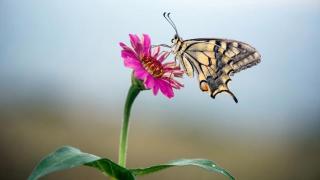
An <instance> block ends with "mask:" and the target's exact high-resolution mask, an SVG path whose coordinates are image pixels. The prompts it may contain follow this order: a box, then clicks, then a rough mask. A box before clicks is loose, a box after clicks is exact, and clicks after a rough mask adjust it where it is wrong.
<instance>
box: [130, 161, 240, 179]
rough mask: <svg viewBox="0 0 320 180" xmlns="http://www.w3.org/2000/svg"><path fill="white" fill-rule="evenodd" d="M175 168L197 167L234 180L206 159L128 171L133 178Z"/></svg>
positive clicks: (171, 162) (174, 162)
mask: <svg viewBox="0 0 320 180" xmlns="http://www.w3.org/2000/svg"><path fill="white" fill-rule="evenodd" d="M175 166H197V167H200V168H203V169H205V170H208V171H212V172H217V173H220V174H223V175H225V176H227V177H228V178H229V179H230V180H235V178H234V177H233V176H232V175H231V174H230V173H229V172H227V171H226V170H224V169H223V168H221V167H219V166H217V165H216V164H215V163H214V162H212V161H210V160H207V159H179V160H174V161H170V162H168V163H165V164H159V165H154V166H151V167H147V168H139V169H130V171H131V172H132V173H133V174H134V175H135V176H141V175H146V174H150V173H154V172H157V171H160V170H163V169H167V168H170V167H175Z"/></svg>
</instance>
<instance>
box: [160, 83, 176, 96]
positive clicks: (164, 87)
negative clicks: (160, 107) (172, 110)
mask: <svg viewBox="0 0 320 180" xmlns="http://www.w3.org/2000/svg"><path fill="white" fill-rule="evenodd" d="M158 84H159V86H160V91H161V92H162V94H164V95H165V96H167V97H168V98H169V99H170V98H172V97H173V96H174V93H173V90H172V87H171V86H170V84H169V83H167V82H165V81H163V80H160V81H159V83H158Z"/></svg>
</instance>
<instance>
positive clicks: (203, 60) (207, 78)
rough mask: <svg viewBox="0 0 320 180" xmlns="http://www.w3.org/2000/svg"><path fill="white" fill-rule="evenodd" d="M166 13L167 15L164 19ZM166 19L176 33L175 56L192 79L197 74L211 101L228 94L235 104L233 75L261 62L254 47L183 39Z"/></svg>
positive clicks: (174, 41)
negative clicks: (231, 82) (220, 95)
mask: <svg viewBox="0 0 320 180" xmlns="http://www.w3.org/2000/svg"><path fill="white" fill-rule="evenodd" d="M165 15H166V14H164V16H165ZM166 19H167V20H168V22H169V23H170V24H171V25H172V26H173V28H174V29H175V31H176V34H175V36H174V38H173V39H172V40H171V42H172V45H171V46H170V47H171V48H172V50H171V51H172V53H173V54H174V56H175V59H176V60H178V61H179V63H180V65H181V66H182V67H183V68H184V70H185V73H186V74H187V75H188V76H189V77H194V76H195V75H197V78H198V81H199V86H200V89H201V90H202V91H204V92H208V93H209V94H210V96H211V97H212V98H215V97H216V95H217V94H219V93H222V92H225V93H228V94H230V95H231V96H232V97H233V99H234V101H235V102H238V100H237V98H236V97H235V95H234V94H233V93H232V92H231V91H230V90H229V87H228V83H229V82H230V81H231V76H232V75H233V74H235V73H237V72H240V71H242V70H244V69H247V68H249V67H251V66H253V65H256V64H258V63H259V62H260V61H261V55H260V54H259V53H258V52H257V51H256V49H255V48H253V47H252V46H250V45H249V44H246V43H244V42H241V41H236V40H229V39H218V38H198V39H188V40H183V39H182V38H181V37H180V36H179V35H178V32H177V30H176V27H175V25H174V23H173V22H172V20H171V19H170V17H169V14H167V17H166Z"/></svg>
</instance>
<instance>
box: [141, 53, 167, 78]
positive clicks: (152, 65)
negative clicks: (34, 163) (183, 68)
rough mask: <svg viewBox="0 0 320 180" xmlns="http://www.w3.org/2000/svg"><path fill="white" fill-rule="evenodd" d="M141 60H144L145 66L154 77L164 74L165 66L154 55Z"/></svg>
mask: <svg viewBox="0 0 320 180" xmlns="http://www.w3.org/2000/svg"><path fill="white" fill-rule="evenodd" d="M141 61H142V64H143V67H144V68H145V69H146V70H147V71H148V73H150V74H151V75H152V76H153V77H155V78H159V77H161V76H162V75H163V74H164V70H163V66H162V64H161V63H160V62H159V61H158V60H156V59H154V58H152V57H143V58H142V59H141Z"/></svg>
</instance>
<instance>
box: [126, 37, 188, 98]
mask: <svg viewBox="0 0 320 180" xmlns="http://www.w3.org/2000/svg"><path fill="white" fill-rule="evenodd" d="M129 36H130V41H131V46H132V48H130V47H128V46H127V45H125V44H124V43H122V42H120V46H121V47H122V51H121V57H122V58H123V60H124V65H125V66H126V67H129V68H131V69H133V71H134V76H135V77H136V78H137V79H140V80H142V81H143V83H144V86H145V87H146V88H147V89H152V91H153V94H154V95H157V93H158V91H159V89H160V91H161V92H162V94H164V95H165V96H167V97H168V98H172V97H173V96H174V93H173V88H175V89H180V88H181V87H183V84H181V83H179V82H178V81H176V80H175V79H174V77H182V75H183V73H184V71H182V70H181V69H180V66H177V65H176V63H175V62H167V63H163V61H164V60H165V59H166V58H167V57H168V56H169V54H170V53H169V52H160V47H155V48H154V49H151V39H150V37H149V36H148V35H146V34H143V36H142V38H141V39H140V38H139V37H138V36H137V35H134V34H129Z"/></svg>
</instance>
